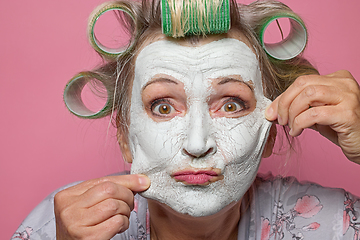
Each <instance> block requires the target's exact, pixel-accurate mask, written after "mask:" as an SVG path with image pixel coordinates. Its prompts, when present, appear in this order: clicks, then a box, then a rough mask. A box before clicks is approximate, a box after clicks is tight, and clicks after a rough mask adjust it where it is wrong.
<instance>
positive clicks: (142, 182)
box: [66, 174, 150, 195]
mask: <svg viewBox="0 0 360 240" xmlns="http://www.w3.org/2000/svg"><path fill="white" fill-rule="evenodd" d="M109 181H110V182H114V183H117V184H119V185H122V186H124V187H127V188H128V189H130V190H132V191H134V192H141V191H145V190H146V189H147V188H149V186H150V180H149V178H148V177H147V176H145V175H141V174H131V175H119V176H108V177H102V178H97V179H92V180H88V181H85V182H82V183H80V184H78V185H75V186H73V187H70V188H68V189H66V193H67V194H69V195H81V194H83V193H85V192H86V191H87V190H89V189H90V188H93V187H94V186H96V185H99V184H101V183H104V182H109Z"/></svg>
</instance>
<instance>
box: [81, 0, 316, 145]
mask: <svg viewBox="0 0 360 240" xmlns="http://www.w3.org/2000/svg"><path fill="white" fill-rule="evenodd" d="M169 1H174V0H169ZM178 1H181V2H182V1H186V2H189V0H178ZM196 1H197V2H203V0H196ZM217 2H218V0H217ZM112 3H113V4H120V5H123V6H125V7H126V9H127V11H128V12H130V13H131V14H132V15H133V17H134V19H133V18H131V17H121V16H122V15H121V14H119V16H120V17H119V20H120V22H122V23H123V26H124V27H125V28H126V29H127V31H128V32H129V33H130V35H131V39H132V41H133V45H132V46H133V47H130V48H129V49H128V50H127V51H125V52H124V53H123V54H121V55H119V56H118V57H116V58H109V57H108V56H106V54H102V53H99V54H100V55H101V56H102V57H103V59H104V63H103V65H102V66H100V67H98V68H97V69H95V70H93V71H90V72H88V73H89V75H90V76H96V79H97V80H99V81H100V82H101V83H102V84H103V85H104V86H105V87H106V90H107V95H108V102H109V103H110V104H111V105H112V106H109V108H107V110H106V111H107V113H106V115H111V116H112V118H113V120H114V123H115V126H116V127H117V128H118V129H119V130H120V131H121V133H122V134H123V135H125V136H126V140H127V136H128V126H129V123H130V119H129V115H130V104H131V103H130V99H131V89H132V83H133V79H134V65H135V58H136V55H137V53H138V52H139V51H140V49H141V48H142V47H143V45H144V43H145V41H148V40H149V39H151V38H152V37H155V35H156V33H161V29H162V28H161V27H162V26H161V7H160V4H161V0H142V2H134V1H130V0H128V1H115V2H112ZM94 13H96V10H95V11H94ZM94 13H93V14H94ZM281 13H287V14H291V15H293V16H296V17H297V18H300V17H299V16H298V15H296V14H295V13H294V12H293V11H292V10H291V9H290V8H289V7H288V6H286V5H285V4H283V3H280V2H278V1H272V0H269V1H256V2H253V3H251V4H249V5H244V4H237V3H236V1H235V0H230V17H231V29H234V30H238V31H240V32H241V33H242V34H244V35H245V37H246V38H247V39H248V40H249V42H250V43H251V44H252V46H253V48H254V50H255V52H256V55H257V57H258V60H259V65H260V70H261V72H262V80H263V86H264V89H263V91H264V95H265V96H266V97H267V98H269V99H271V100H274V99H275V98H276V97H277V96H279V95H280V94H281V93H282V92H284V91H285V90H286V89H287V88H288V87H289V86H290V85H291V84H292V83H293V82H294V81H295V79H296V78H298V77H299V76H302V75H309V74H318V71H317V70H316V69H315V68H314V67H313V66H312V65H311V64H310V63H309V62H308V61H307V60H306V59H305V58H303V57H302V56H301V55H299V56H297V57H295V58H293V59H290V60H277V59H274V58H272V57H270V56H268V55H267V54H266V52H265V50H264V49H263V48H262V46H261V43H260V36H259V35H260V32H261V27H262V26H263V24H264V21H266V20H267V19H269V18H271V17H274V16H276V15H279V14H281ZM90 19H91V18H90ZM300 19H301V18H300ZM90 24H91V22H90ZM202 37H205V36H203V34H200V35H199V36H184V37H182V38H183V39H184V40H186V41H194V39H195V40H196V39H201V38H202ZM113 113H114V115H113ZM115 114H116V115H115Z"/></svg>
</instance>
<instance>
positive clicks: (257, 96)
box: [27, 2, 360, 239]
mask: <svg viewBox="0 0 360 240" xmlns="http://www.w3.org/2000/svg"><path fill="white" fill-rule="evenodd" d="M127 6H129V9H130V10H131V12H133V13H134V15H140V16H143V18H137V19H139V21H140V20H141V21H143V22H137V24H136V27H137V31H135V32H136V33H137V34H138V35H136V36H135V37H134V38H135V47H134V48H133V49H132V50H130V51H129V52H127V53H125V54H123V55H122V56H121V57H119V58H118V59H116V60H109V63H108V64H107V65H105V66H104V67H103V68H101V69H99V70H98V71H97V72H96V73H94V74H93V75H92V76H96V78H97V79H99V80H101V81H102V82H103V83H104V84H105V85H106V87H107V90H108V91H110V92H111V91H114V90H111V88H110V87H109V86H108V85H111V86H115V89H116V90H117V91H120V92H117V93H116V94H115V99H113V101H114V102H115V103H116V104H115V107H116V110H117V112H118V116H117V118H116V123H117V126H118V129H119V132H118V136H119V144H120V147H121V149H122V153H123V155H124V157H125V159H126V160H127V161H128V162H133V165H132V173H141V174H146V176H147V177H146V176H144V175H135V174H133V175H124V176H113V177H106V178H102V179H95V180H90V181H86V182H83V183H80V184H78V185H75V186H73V187H70V188H67V189H65V190H63V191H61V192H59V193H57V194H56V196H55V209H54V210H55V218H56V237H57V239H76V238H94V239H110V238H112V237H114V236H115V235H116V234H117V233H122V232H123V234H120V235H116V236H115V239H132V238H135V239H142V238H151V239H269V238H272V239H281V238H285V239H290V238H292V239H301V238H306V237H309V236H312V235H311V234H315V235H316V236H321V238H324V239H328V238H329V237H330V236H334V234H341V235H342V236H345V237H346V238H350V237H351V238H352V239H353V237H354V236H356V234H358V230H357V229H356V224H355V223H354V222H353V221H350V216H356V206H355V205H356V204H355V203H356V200H355V199H354V198H353V197H352V196H351V195H349V194H344V192H341V191H335V190H330V189H324V188H321V187H319V186H315V185H299V184H298V183H296V182H292V183H291V182H289V181H288V180H285V179H270V180H264V179H261V178H258V179H256V180H255V182H253V181H254V178H255V176H256V172H257V168H258V164H259V162H260V159H261V157H262V156H263V157H267V156H269V155H270V154H271V153H272V147H273V143H274V138H275V135H276V133H275V131H274V128H272V130H271V124H270V123H269V122H268V121H266V120H265V118H264V113H265V108H266V106H268V105H270V106H269V107H268V108H267V110H266V116H267V118H268V120H270V121H275V120H277V121H278V123H279V124H280V125H288V126H289V127H290V129H291V130H290V132H289V133H290V135H292V136H297V135H299V134H300V133H301V131H302V130H303V129H304V128H307V127H312V128H314V129H316V130H318V131H319V132H320V133H321V134H323V135H324V136H325V137H327V138H329V139H330V140H331V141H333V142H335V143H336V144H338V145H339V146H340V147H341V148H342V149H343V151H344V154H345V155H346V156H347V157H348V158H349V159H350V160H352V161H355V162H356V161H359V156H360V154H359V152H358V149H360V148H359V147H358V145H359V143H360V141H359V135H360V133H359V132H360V131H359V122H360V121H359V118H358V116H359V112H360V107H359V87H358V85H357V83H356V81H355V80H354V79H353V77H352V76H351V75H350V74H349V73H348V72H345V71H340V72H337V73H334V74H332V75H329V76H318V75H310V76H302V75H307V74H316V70H315V69H314V68H312V67H311V65H310V64H308V63H307V61H305V60H304V59H302V58H301V57H295V58H293V59H292V60H288V61H277V60H272V59H271V58H268V57H267V56H266V54H265V52H264V50H262V48H261V46H260V44H259V43H258V40H257V37H256V35H255V33H256V26H257V25H256V23H257V22H256V21H259V22H260V21H261V20H262V19H261V18H262V17H264V18H265V17H266V16H272V15H273V14H274V13H276V12H277V11H290V10H289V9H288V8H287V7H286V6H283V5H282V4H279V3H276V2H274V3H273V2H269V3H254V4H252V5H249V7H245V6H243V7H241V8H240V9H237V8H236V5H235V4H234V3H232V6H231V22H232V26H231V29H230V30H229V31H228V32H227V33H224V34H214V35H209V36H207V37H206V38H205V37H199V36H190V37H185V38H180V39H171V38H168V37H166V36H164V34H162V32H161V30H160V8H159V6H158V5H157V4H156V3H152V5H151V4H150V6H149V5H147V6H145V7H144V8H143V9H140V8H139V7H138V6H137V5H127ZM259 10H263V11H262V12H260V11H259ZM238 12H240V16H239V14H238ZM242 21H244V22H242ZM254 32H255V33H254ZM118 66H120V67H121V70H119V67H118ZM114 73H117V74H114ZM289 73H291V74H290V77H289ZM114 75H119V77H118V78H115V77H113V76H114ZM118 81H119V82H118ZM291 81H295V82H294V83H293V84H292V85H291V86H290V87H289V88H288V90H286V91H285V92H284V93H283V94H281V95H279V94H280V93H281V92H283V91H284V90H285V89H286V87H287V86H289V85H290V84H291ZM339 89H340V90H341V91H339ZM110 95H111V96H112V94H110ZM278 95H279V96H278ZM120 99H121V100H120ZM269 99H271V100H274V99H275V100H274V101H273V103H271V104H270V101H269ZM110 102H112V101H110ZM130 102H131V104H130ZM109 112H110V111H109ZM104 114H106V111H105V113H104ZM328 116H331V117H328ZM149 179H150V180H151V182H150V180H149ZM137 192H142V193H141V194H142V196H144V197H146V198H147V199H145V198H143V197H140V196H139V195H136V200H135V206H134V193H137ZM329 196H331V199H329ZM48 201H50V205H52V197H50V198H49V199H48ZM344 202H345V211H343V210H344V209H343V208H344ZM285 203H286V204H287V205H286V204H285ZM292 203H293V204H292ZM39 208H40V209H44V211H49V209H47V208H48V206H44V205H42V206H40V207H39ZM133 209H134V211H132V212H131V210H133ZM273 210H274V212H273ZM339 210H340V213H341V214H340V215H338V216H334V218H333V219H330V220H329V218H326V216H329V215H331V216H333V215H336V214H337V213H338V212H339ZM147 211H149V213H147ZM37 212H39V210H37ZM34 216H35V215H32V216H30V219H31V218H32V217H34ZM149 216H150V218H149ZM129 217H130V218H129ZM55 218H54V217H53V216H52V217H50V218H48V221H45V220H46V219H45V220H42V221H43V222H44V221H45V222H46V224H40V225H42V226H39V227H36V234H38V236H40V234H43V236H45V234H47V236H50V237H53V236H52V235H51V231H54V225H52V224H53V223H54V221H55ZM352 220H354V218H352ZM355 220H356V219H355ZM27 221H28V222H29V223H30V222H31V220H27ZM334 221H336V222H335V223H333V225H331V224H330V223H332V222H334ZM329 222H330V223H329ZM338 223H341V224H342V225H341V226H343V227H342V228H341V229H340V230H339V229H334V228H333V226H336V224H338ZM128 228H129V230H127V229H128ZM33 229H34V227H33ZM351 230H352V231H351ZM311 231H313V232H311ZM34 236H36V235H34Z"/></svg>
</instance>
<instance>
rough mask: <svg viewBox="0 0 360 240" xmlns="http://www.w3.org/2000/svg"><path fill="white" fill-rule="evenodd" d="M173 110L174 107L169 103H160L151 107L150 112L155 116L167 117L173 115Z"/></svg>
mask: <svg viewBox="0 0 360 240" xmlns="http://www.w3.org/2000/svg"><path fill="white" fill-rule="evenodd" d="M174 110H175V109H174V107H173V106H171V105H170V104H169V103H160V104H157V105H155V106H153V107H152V111H153V112H154V113H155V114H160V115H168V114H170V113H173V112H174Z"/></svg>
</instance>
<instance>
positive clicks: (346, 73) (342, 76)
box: [325, 70, 354, 79]
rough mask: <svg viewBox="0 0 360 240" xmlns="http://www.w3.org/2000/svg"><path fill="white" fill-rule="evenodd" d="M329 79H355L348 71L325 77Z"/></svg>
mask: <svg viewBox="0 0 360 240" xmlns="http://www.w3.org/2000/svg"><path fill="white" fill-rule="evenodd" d="M325 76H327V77H336V78H352V79H354V77H353V75H352V74H351V73H350V72H349V71H347V70H339V71H336V72H334V73H330V74H328V75H325Z"/></svg>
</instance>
